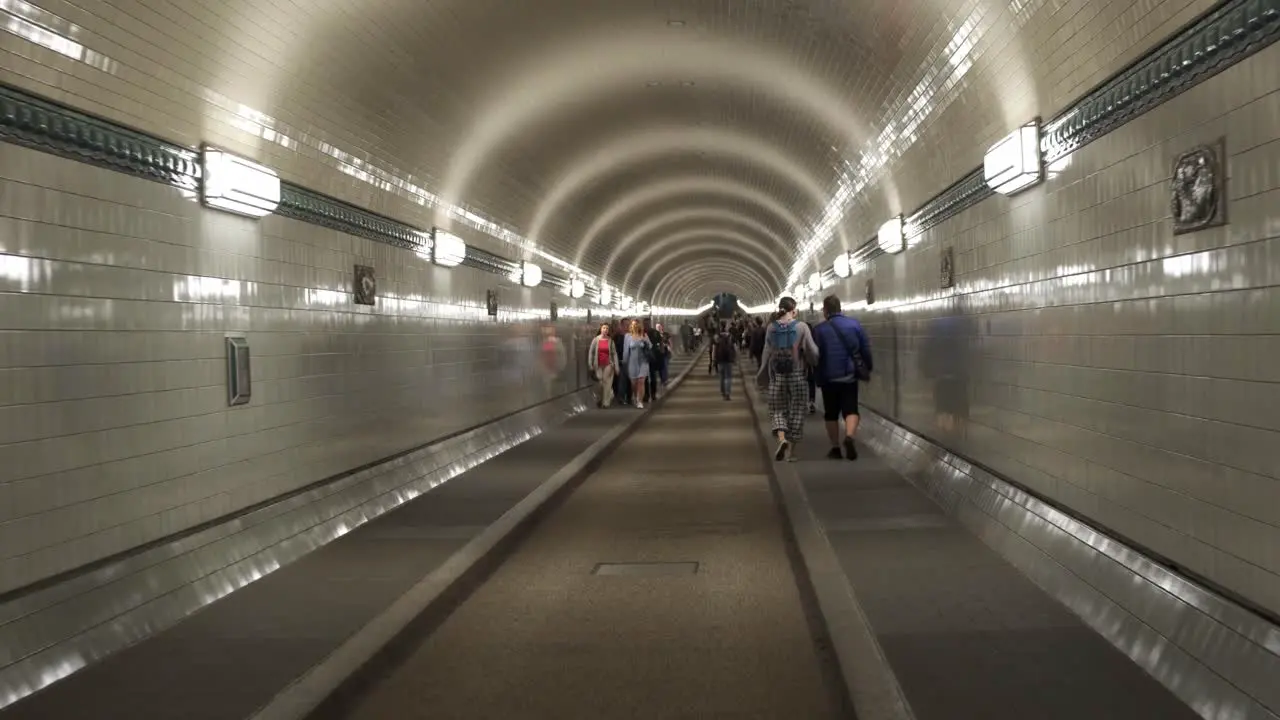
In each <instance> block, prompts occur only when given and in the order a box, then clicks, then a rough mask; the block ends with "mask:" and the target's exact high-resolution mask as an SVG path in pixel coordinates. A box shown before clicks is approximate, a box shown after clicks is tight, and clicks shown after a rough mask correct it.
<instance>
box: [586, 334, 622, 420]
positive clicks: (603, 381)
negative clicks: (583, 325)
mask: <svg viewBox="0 0 1280 720" xmlns="http://www.w3.org/2000/svg"><path fill="white" fill-rule="evenodd" d="M587 367H589V368H591V372H592V373H594V374H595V376H596V380H598V381H599V382H600V407H602V408H607V407H609V406H610V405H612V404H613V379H614V377H616V376H617V374H618V353H617V351H616V350H614V348H613V336H612V335H611V334H610V333H609V324H608V323H603V324H601V325H600V334H599V335H597V336H595V337H594V338H592V339H591V343H590V344H589V346H588V348H587Z"/></svg>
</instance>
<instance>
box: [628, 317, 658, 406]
mask: <svg viewBox="0 0 1280 720" xmlns="http://www.w3.org/2000/svg"><path fill="white" fill-rule="evenodd" d="M652 354H653V346H652V345H650V344H649V338H647V337H645V334H644V328H642V327H641V326H640V321H639V320H632V321H631V327H629V328H628V329H627V337H626V340H625V341H624V342H623V345H622V362H623V363H624V364H626V366H627V377H629V378H631V397H633V398H635V399H636V409H638V410H643V409H644V403H643V402H641V399H642V398H644V381H645V379H646V378H648V377H649V358H650V357H651V356H652Z"/></svg>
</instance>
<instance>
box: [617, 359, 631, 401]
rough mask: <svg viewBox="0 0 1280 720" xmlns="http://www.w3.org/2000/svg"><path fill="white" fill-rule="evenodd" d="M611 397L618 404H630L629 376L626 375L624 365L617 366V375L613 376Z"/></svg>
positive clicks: (625, 366)
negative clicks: (615, 399)
mask: <svg viewBox="0 0 1280 720" xmlns="http://www.w3.org/2000/svg"><path fill="white" fill-rule="evenodd" d="M613 396H614V397H615V398H617V399H618V402H620V403H623V404H630V403H631V376H630V375H628V374H627V364H626V363H621V364H620V365H618V374H617V375H614V376H613Z"/></svg>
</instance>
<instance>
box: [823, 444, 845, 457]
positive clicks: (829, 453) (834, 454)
mask: <svg viewBox="0 0 1280 720" xmlns="http://www.w3.org/2000/svg"><path fill="white" fill-rule="evenodd" d="M827 459H828V460H843V459H844V453H842V452H840V448H838V447H833V448H831V449H830V450H828V451H827Z"/></svg>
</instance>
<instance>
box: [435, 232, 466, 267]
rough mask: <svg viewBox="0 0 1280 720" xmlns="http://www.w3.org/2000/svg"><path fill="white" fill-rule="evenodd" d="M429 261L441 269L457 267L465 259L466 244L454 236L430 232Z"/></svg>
mask: <svg viewBox="0 0 1280 720" xmlns="http://www.w3.org/2000/svg"><path fill="white" fill-rule="evenodd" d="M431 235H432V241H431V260H432V261H433V262H435V264H437V265H440V266H443V267H457V266H459V265H461V264H462V261H463V260H466V259H467V244H466V243H465V242H463V241H462V238H460V237H458V236H456V235H450V234H449V233H447V232H445V231H443V230H440V229H436V230H434V231H432V233H431Z"/></svg>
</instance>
